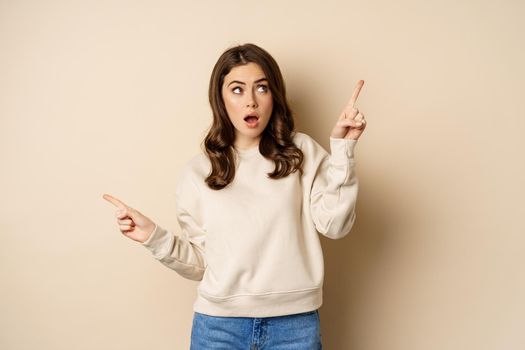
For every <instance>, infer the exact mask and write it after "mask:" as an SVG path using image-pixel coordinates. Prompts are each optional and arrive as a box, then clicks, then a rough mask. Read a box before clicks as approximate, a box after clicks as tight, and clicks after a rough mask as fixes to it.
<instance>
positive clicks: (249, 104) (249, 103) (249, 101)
mask: <svg viewBox="0 0 525 350" xmlns="http://www.w3.org/2000/svg"><path fill="white" fill-rule="evenodd" d="M246 95H247V96H248V97H247V101H246V107H253V108H255V107H257V102H256V100H255V96H254V93H253V92H252V93H249V94H246Z"/></svg>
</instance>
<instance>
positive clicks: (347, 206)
mask: <svg viewBox="0 0 525 350" xmlns="http://www.w3.org/2000/svg"><path fill="white" fill-rule="evenodd" d="M313 143H314V147H313V148H314V149H313V156H312V158H313V160H314V166H315V167H316V171H315V177H314V179H313V183H312V188H311V192H310V211H311V215H312V218H313V221H314V223H315V226H316V229H317V231H318V232H319V233H321V234H322V235H324V236H326V237H328V238H331V239H340V238H343V237H344V236H346V235H347V234H348V233H349V232H350V230H351V229H352V226H353V224H354V221H355V218H356V214H355V206H356V201H357V192H358V180H357V177H356V173H355V159H354V148H355V145H356V143H357V140H351V139H342V138H341V139H339V138H333V137H330V151H331V154H328V153H327V152H326V150H325V149H324V148H323V147H322V146H321V145H319V144H318V143H317V142H315V140H313Z"/></svg>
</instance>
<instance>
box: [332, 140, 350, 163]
mask: <svg viewBox="0 0 525 350" xmlns="http://www.w3.org/2000/svg"><path fill="white" fill-rule="evenodd" d="M356 144H357V140H353V139H344V138H334V137H332V136H330V160H331V162H332V164H334V165H347V164H349V163H353V162H354V149H355V145H356Z"/></svg>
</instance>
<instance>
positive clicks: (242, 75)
mask: <svg viewBox="0 0 525 350" xmlns="http://www.w3.org/2000/svg"><path fill="white" fill-rule="evenodd" d="M264 77H265V74H264V72H263V70H262V68H261V66H259V65H258V64H257V63H253V62H249V63H247V64H243V65H240V66H236V67H233V68H232V69H231V70H230V72H229V73H228V74H226V76H225V77H224V82H225V83H228V82H230V81H232V80H240V81H242V82H250V81H255V80H258V79H260V78H264Z"/></svg>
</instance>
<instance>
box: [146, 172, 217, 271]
mask: <svg viewBox="0 0 525 350" xmlns="http://www.w3.org/2000/svg"><path fill="white" fill-rule="evenodd" d="M175 205H176V214H177V220H178V222H179V225H180V227H181V229H182V234H181V235H175V234H173V233H172V232H171V231H169V230H167V229H165V228H163V227H161V226H159V225H158V224H156V226H155V230H154V231H153V233H152V234H151V235H150V237H149V238H148V240H146V241H145V242H143V243H142V245H143V246H144V247H146V248H147V249H148V250H150V251H151V253H152V254H153V257H154V258H155V259H157V260H159V261H160V262H161V263H162V264H164V265H165V266H167V267H168V268H170V269H172V270H175V271H176V272H177V273H179V274H180V275H181V276H182V277H185V278H187V279H190V280H194V281H200V280H202V277H203V276H204V271H205V270H206V266H207V264H206V259H205V249H204V248H205V237H206V231H205V229H203V227H202V221H201V215H200V207H199V194H198V188H197V186H196V185H195V183H194V182H193V180H192V179H191V178H190V177H189V176H188V172H187V171H184V172H183V174H182V176H181V179H180V181H179V183H178V185H177V187H176V191H175Z"/></svg>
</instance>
